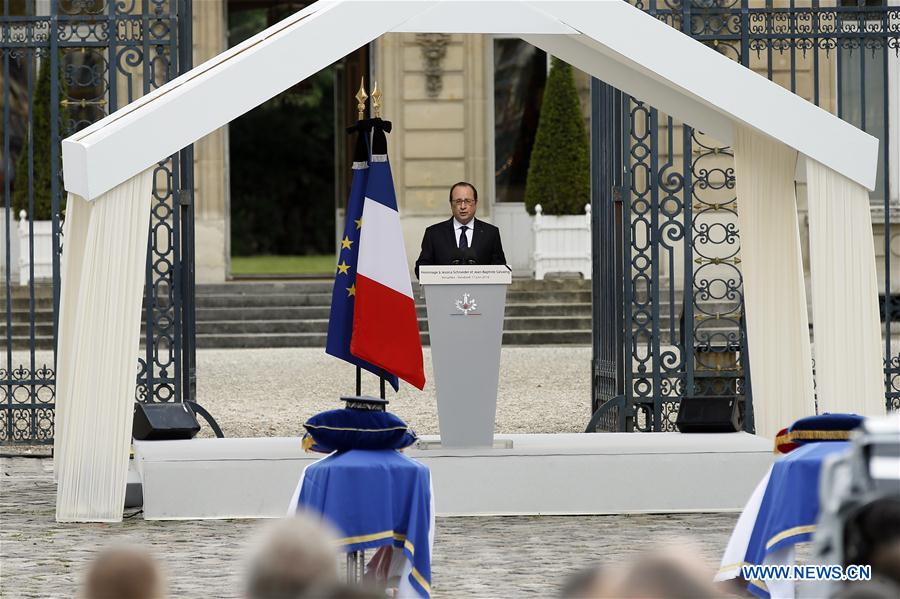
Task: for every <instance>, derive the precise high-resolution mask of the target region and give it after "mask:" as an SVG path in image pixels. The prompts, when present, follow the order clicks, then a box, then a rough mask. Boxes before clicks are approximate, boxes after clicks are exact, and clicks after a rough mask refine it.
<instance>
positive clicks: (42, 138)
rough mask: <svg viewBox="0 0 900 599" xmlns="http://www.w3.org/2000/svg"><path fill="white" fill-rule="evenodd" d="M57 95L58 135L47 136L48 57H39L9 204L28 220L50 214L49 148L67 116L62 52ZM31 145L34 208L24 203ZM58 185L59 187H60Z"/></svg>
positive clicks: (64, 123)
mask: <svg viewBox="0 0 900 599" xmlns="http://www.w3.org/2000/svg"><path fill="white" fill-rule="evenodd" d="M58 82H59V83H58V90H59V93H58V97H59V99H60V105H59V110H58V112H57V121H58V122H57V125H58V132H59V138H58V139H51V129H50V119H51V115H50V113H51V110H50V97H51V96H50V57H49V56H45V57H44V58H43V59H42V60H41V68H40V70H39V72H38V78H37V86H36V87H35V90H34V99H33V101H32V105H31V110H32V115H31V135H30V136H28V137H26V139H25V143H24V144H23V145H22V153H21V154H19V159H18V161H17V162H16V172H15V179H14V180H13V198H12V204H13V209H14V210H15V213H16V215H17V216H18V214H19V211H20V210H25V211H27V212H28V213H29V214H28V217H29V218H30V219H31V220H50V219H51V218H52V198H51V194H52V191H51V190H52V187H51V185H50V183H51V181H52V177H54V176H58V175H57V174H55V173H53V172H52V169H51V164H50V149H51V148H52V147H53V145H54V144H55V145H56V146H57V156H60V153H59V150H58V148H59V143H60V141H61V139H62V138H63V137H64V136H65V132H66V123H67V122H68V120H69V111H68V108H67V107H66V105H65V104H63V103H62V100H63V99H65V98H66V95H67V91H66V80H65V76H64V73H63V56H62V55H61V54H60V57H59V78H58ZM29 148H33V154H32V169H31V177H30V179H31V182H32V190H33V193H34V209H33V210H29V207H28V181H29V176H28V151H29ZM60 188H61V187H60Z"/></svg>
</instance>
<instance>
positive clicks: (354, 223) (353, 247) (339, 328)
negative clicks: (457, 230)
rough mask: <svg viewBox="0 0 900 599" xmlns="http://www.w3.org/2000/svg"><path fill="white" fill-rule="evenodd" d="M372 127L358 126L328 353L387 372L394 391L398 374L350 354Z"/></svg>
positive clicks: (329, 328) (326, 345) (337, 269)
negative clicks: (370, 130) (369, 135)
mask: <svg viewBox="0 0 900 599" xmlns="http://www.w3.org/2000/svg"><path fill="white" fill-rule="evenodd" d="M368 129H369V127H367V126H365V125H363V124H362V123H361V124H360V126H358V127H357V128H356V135H357V137H356V150H355V152H354V156H353V181H352V183H351V184H350V197H349V198H348V199H347V214H346V219H345V221H344V234H343V237H342V238H341V251H340V253H339V255H338V263H337V268H336V272H335V274H334V288H333V289H332V291H331V315H330V316H329V319H328V341H327V343H326V344H325V352H326V353H328V354H330V355H332V356H334V357H336V358H340V359H341V360H345V361H347V362H350V363H351V364H355V365H356V366H359V367H360V368H364V369H366V370H368V371H369V372H371V373H373V374H375V375H379V376H380V375H384V378H385V380H386V381H388V382H389V383H390V384H391V386H392V387H393V388H394V390H395V391H397V390H398V389H399V385H398V383H397V377H396V376H394V375H392V374H389V373H387V372H384V371H383V370H382V369H381V368H379V367H378V366H375V365H373V364H370V363H369V362H366V361H365V360H361V359H360V358H357V357H356V356H354V355H353V354H351V353H350V338H351V336H352V335H353V310H354V306H355V300H356V265H357V262H358V259H359V236H360V230H361V228H362V213H363V203H364V196H365V193H366V183H367V181H368V175H369V145H368V142H367V139H368Z"/></svg>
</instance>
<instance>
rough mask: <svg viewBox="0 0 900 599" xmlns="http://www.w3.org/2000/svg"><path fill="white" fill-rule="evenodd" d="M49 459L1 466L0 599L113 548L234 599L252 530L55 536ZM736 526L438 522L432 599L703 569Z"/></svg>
mask: <svg viewBox="0 0 900 599" xmlns="http://www.w3.org/2000/svg"><path fill="white" fill-rule="evenodd" d="M54 509H55V487H54V484H53V476H52V462H51V460H48V459H28V458H0V597H3V598H4V599H5V598H9V599H13V598H19V597H23V598H24V597H34V598H42V599H43V598H51V597H73V596H75V594H76V591H77V588H78V585H79V584H80V580H81V576H82V574H83V572H84V569H85V565H86V564H87V563H88V562H89V561H90V560H91V559H92V557H93V556H94V555H95V554H96V553H97V551H98V550H99V549H101V548H103V547H105V546H108V545H110V544H114V543H116V542H131V543H138V544H141V545H143V546H145V547H147V548H148V549H149V550H150V551H151V552H153V553H154V555H156V556H157V557H158V558H160V559H162V560H163V562H164V564H165V566H166V568H167V570H168V575H169V591H170V594H171V596H172V597H179V598H194V597H196V598H201V597H202V598H217V597H223V598H224V597H239V596H240V594H241V589H242V587H241V581H242V576H243V571H244V559H245V555H246V548H247V540H248V538H252V537H253V534H254V532H255V530H256V528H257V526H258V524H259V523H258V522H257V521H252V520H206V521H197V520H194V521H176V522H148V521H144V520H142V519H141V517H140V516H139V515H138V516H137V517H134V518H132V519H128V520H125V521H124V522H122V523H120V524H57V523H56V522H55V521H54ZM736 519H737V514H678V515H634V516H592V517H576V516H568V517H564V516H562V517H561V516H556V517H492V518H438V521H437V534H436V538H435V548H434V557H433V561H432V568H433V583H434V584H433V587H434V596H435V597H438V598H444V597H460V598H462V597H476V598H477V597H526V596H544V597H548V596H549V597H552V596H556V595H557V593H558V588H559V585H560V584H561V582H562V581H563V580H564V579H565V577H566V576H567V575H568V574H569V573H571V572H574V571H575V570H577V569H579V568H581V567H583V566H586V565H588V564H590V563H592V562H594V561H598V562H602V563H613V564H614V563H621V562H624V561H625V560H627V559H628V558H629V556H632V555H634V554H635V553H636V552H639V551H642V550H645V549H647V547H648V546H649V545H650V544H651V543H652V542H653V541H658V542H666V541H669V542H678V543H684V539H686V538H690V539H693V540H694V542H696V547H697V551H698V552H699V553H700V555H702V556H703V558H702V559H703V560H704V561H705V563H706V564H707V565H708V566H710V567H711V568H713V567H715V565H716V564H717V562H718V556H720V555H721V553H722V551H724V548H725V544H726V543H727V541H728V535H729V534H730V531H731V528H732V527H733V526H734V523H735V521H736Z"/></svg>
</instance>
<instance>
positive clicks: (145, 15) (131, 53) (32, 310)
mask: <svg viewBox="0 0 900 599" xmlns="http://www.w3.org/2000/svg"><path fill="white" fill-rule="evenodd" d="M41 7H46V8H45V10H46V12H47V14H39V11H40V10H41ZM2 8H3V14H2V19H0V57H2V69H3V92H2V93H3V96H2V97H3V133H2V137H3V139H2V143H3V146H2V147H3V154H2V168H3V171H2V175H3V181H2V187H3V198H4V207H3V210H2V211H0V217H5V221H0V225H2V231H0V238H2V239H3V245H4V249H3V251H4V261H3V272H2V282H3V296H4V297H3V299H4V301H5V302H6V318H5V319H4V322H3V323H0V328H2V333H0V334H2V337H3V338H4V346H5V355H3V357H2V360H0V361H2V363H0V419H2V424H0V442H2V443H3V444H44V443H51V442H52V441H53V408H54V397H55V364H56V350H55V347H56V332H57V325H58V322H57V318H58V316H57V315H58V311H59V290H60V285H59V281H60V278H59V277H60V272H59V266H60V256H61V252H62V251H64V249H65V240H64V239H63V237H62V220H63V219H64V210H65V199H64V197H63V188H62V177H61V173H62V169H61V164H60V140H62V139H63V138H65V137H67V136H69V135H71V134H72V133H74V132H76V131H78V130H80V129H83V128H84V127H86V126H88V125H89V124H91V123H93V122H96V121H98V120H99V119H101V118H103V117H104V116H106V115H107V114H110V113H111V112H114V111H115V110H117V109H119V108H121V107H123V106H125V105H126V104H128V103H129V102H131V101H132V100H134V99H136V98H138V97H140V96H141V95H143V94H146V93H147V92H149V91H150V90H152V89H155V88H157V87H159V86H160V85H162V84H163V83H165V82H167V81H169V80H171V79H173V78H174V77H175V76H176V75H178V74H180V73H182V72H184V71H186V70H188V69H190V68H191V0H141V1H139V0H124V1H123V0H50V1H49V2H43V3H42V2H30V1H29V2H25V1H20V2H15V1H11V0H2ZM42 87H44V88H45V93H43V94H42V93H41V88H42ZM44 173H45V174H44ZM192 179H193V156H192V149H191V148H187V149H185V150H182V151H181V152H179V153H178V154H176V155H173V156H170V157H169V158H168V159H167V160H164V161H163V162H160V163H159V164H158V165H157V166H156V168H155V172H154V197H153V206H152V209H151V217H150V240H149V244H148V256H147V272H146V283H145V292H144V310H143V327H144V333H143V341H142V345H143V347H142V349H141V356H140V357H139V358H138V368H137V379H136V392H135V397H136V398H137V399H139V400H141V401H180V400H182V399H189V398H190V394H191V392H192V386H193V374H194V373H193V364H194V345H193V295H194V294H193V207H192V205H191V190H192V189H193V183H192ZM14 196H18V199H19V203H21V204H22V205H23V208H24V209H25V210H26V211H27V213H28V214H29V215H34V214H35V213H36V212H37V217H38V218H41V216H42V215H41V214H40V212H41V206H40V203H41V201H43V200H42V197H45V196H46V197H48V198H49V202H48V203H49V207H48V209H47V211H48V212H49V214H46V215H44V217H45V218H48V219H49V221H50V223H51V225H50V228H51V230H52V233H51V235H50V237H49V239H47V240H41V239H40V238H39V237H37V236H36V235H30V236H29V237H30V238H29V239H28V240H27V243H26V244H24V245H22V246H21V248H22V250H21V252H20V254H21V256H20V257H22V256H28V257H29V258H31V259H30V260H28V263H29V265H28V266H27V267H26V268H25V269H24V270H22V269H19V268H18V264H17V263H16V262H15V261H14V260H13V255H14V253H16V246H15V244H16V243H17V240H16V239H13V237H15V236H17V231H16V227H17V226H18V224H17V223H16V222H14V221H15V220H16V219H17V218H18V215H16V214H14V210H13V208H12V205H13V200H14V199H15V198H14ZM26 223H27V224H26V225H24V229H23V231H25V230H27V231H29V232H30V231H33V230H35V227H36V225H37V223H35V224H31V223H32V220H31V219H29V220H28V221H26ZM41 244H46V246H47V247H46V253H47V254H48V256H49V258H48V260H49V263H50V267H49V272H48V273H47V276H46V278H44V279H43V280H41V279H40V278H39V279H38V280H35V277H40V276H41V274H42V273H41V272H40V268H41V267H40V264H39V256H40V254H41V253H42V252H44V251H45V250H44V247H43V246H42V245H41Z"/></svg>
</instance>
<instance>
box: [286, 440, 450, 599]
mask: <svg viewBox="0 0 900 599" xmlns="http://www.w3.org/2000/svg"><path fill="white" fill-rule="evenodd" d="M301 485H302V486H301V488H300V494H299V499H298V501H297V505H298V507H300V508H304V509H307V510H311V511H314V512H318V513H320V514H322V516H323V517H324V518H325V519H327V520H328V521H329V522H330V523H331V524H332V525H333V526H334V527H335V528H337V530H338V531H339V532H340V533H341V534H342V535H343V537H342V538H341V539H340V544H341V547H342V549H343V550H344V551H347V552H350V551H358V550H362V549H371V548H375V547H382V546H385V545H393V546H395V547H399V548H402V550H403V553H404V555H405V557H406V559H407V560H409V562H410V563H411V564H412V570H411V571H410V573H409V576H408V577H407V578H408V583H409V585H410V586H411V588H412V589H413V590H415V591H416V592H417V593H418V594H419V595H420V596H422V597H430V595H431V543H432V540H433V538H434V537H433V533H432V526H433V521H434V516H433V514H432V498H431V472H430V471H429V470H428V467H427V466H425V465H423V464H420V463H419V462H417V461H415V460H413V459H411V458H408V457H406V456H404V455H403V454H401V453H399V452H397V451H395V450H393V449H382V450H363V449H357V450H351V451H345V452H341V453H335V454H333V455H330V456H328V457H326V458H323V459H321V460H319V461H318V462H315V463H313V464H310V465H309V466H307V467H306V469H305V470H304V472H303V478H302V483H301Z"/></svg>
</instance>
